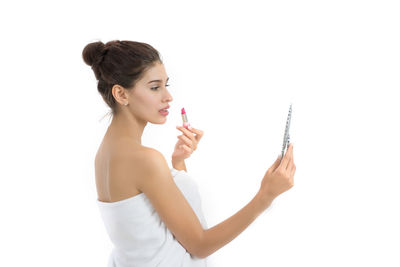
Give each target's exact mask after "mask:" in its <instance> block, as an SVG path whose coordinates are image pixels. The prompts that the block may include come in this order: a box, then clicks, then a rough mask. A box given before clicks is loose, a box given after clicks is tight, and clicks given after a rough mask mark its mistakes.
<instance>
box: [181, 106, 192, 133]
mask: <svg viewBox="0 0 400 267" xmlns="http://www.w3.org/2000/svg"><path fill="white" fill-rule="evenodd" d="M181 115H182V121H183V127H185V128H186V129H188V128H189V127H191V126H190V123H189V122H188V119H187V116H186V111H185V108H182V109H181Z"/></svg>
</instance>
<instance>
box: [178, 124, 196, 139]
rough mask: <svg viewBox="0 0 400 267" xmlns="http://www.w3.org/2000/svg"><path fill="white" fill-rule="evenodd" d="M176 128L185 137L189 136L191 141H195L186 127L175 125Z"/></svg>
mask: <svg viewBox="0 0 400 267" xmlns="http://www.w3.org/2000/svg"><path fill="white" fill-rule="evenodd" d="M176 128H177V129H178V130H181V131H182V132H183V133H184V134H185V135H186V136H187V137H189V138H190V140H192V141H193V142H196V138H195V137H194V135H193V133H192V132H190V131H189V130H188V129H186V128H185V127H182V126H176Z"/></svg>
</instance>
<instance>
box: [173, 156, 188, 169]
mask: <svg viewBox="0 0 400 267" xmlns="http://www.w3.org/2000/svg"><path fill="white" fill-rule="evenodd" d="M172 167H174V169H176V170H178V171H180V170H184V171H186V165H185V161H184V160H174V159H172Z"/></svg>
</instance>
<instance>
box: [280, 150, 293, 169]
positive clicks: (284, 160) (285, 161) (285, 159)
mask: <svg viewBox="0 0 400 267" xmlns="http://www.w3.org/2000/svg"><path fill="white" fill-rule="evenodd" d="M292 150H293V145H292V144H289V147H288V150H287V151H286V153H285V155H284V156H283V158H282V161H281V164H280V165H279V168H282V169H284V170H286V169H287V166H288V164H289V160H290V155H291V153H292Z"/></svg>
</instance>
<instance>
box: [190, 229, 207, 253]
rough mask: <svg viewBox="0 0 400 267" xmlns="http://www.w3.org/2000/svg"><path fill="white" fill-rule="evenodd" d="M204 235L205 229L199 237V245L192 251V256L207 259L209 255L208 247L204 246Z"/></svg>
mask: <svg viewBox="0 0 400 267" xmlns="http://www.w3.org/2000/svg"><path fill="white" fill-rule="evenodd" d="M204 235H205V231H203V233H202V235H201V238H199V241H198V242H197V246H196V248H195V249H194V251H193V253H191V255H192V256H194V257H196V258H198V259H205V258H207V257H208V256H209V255H208V254H207V251H206V248H205V246H204V243H205V242H204Z"/></svg>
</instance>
